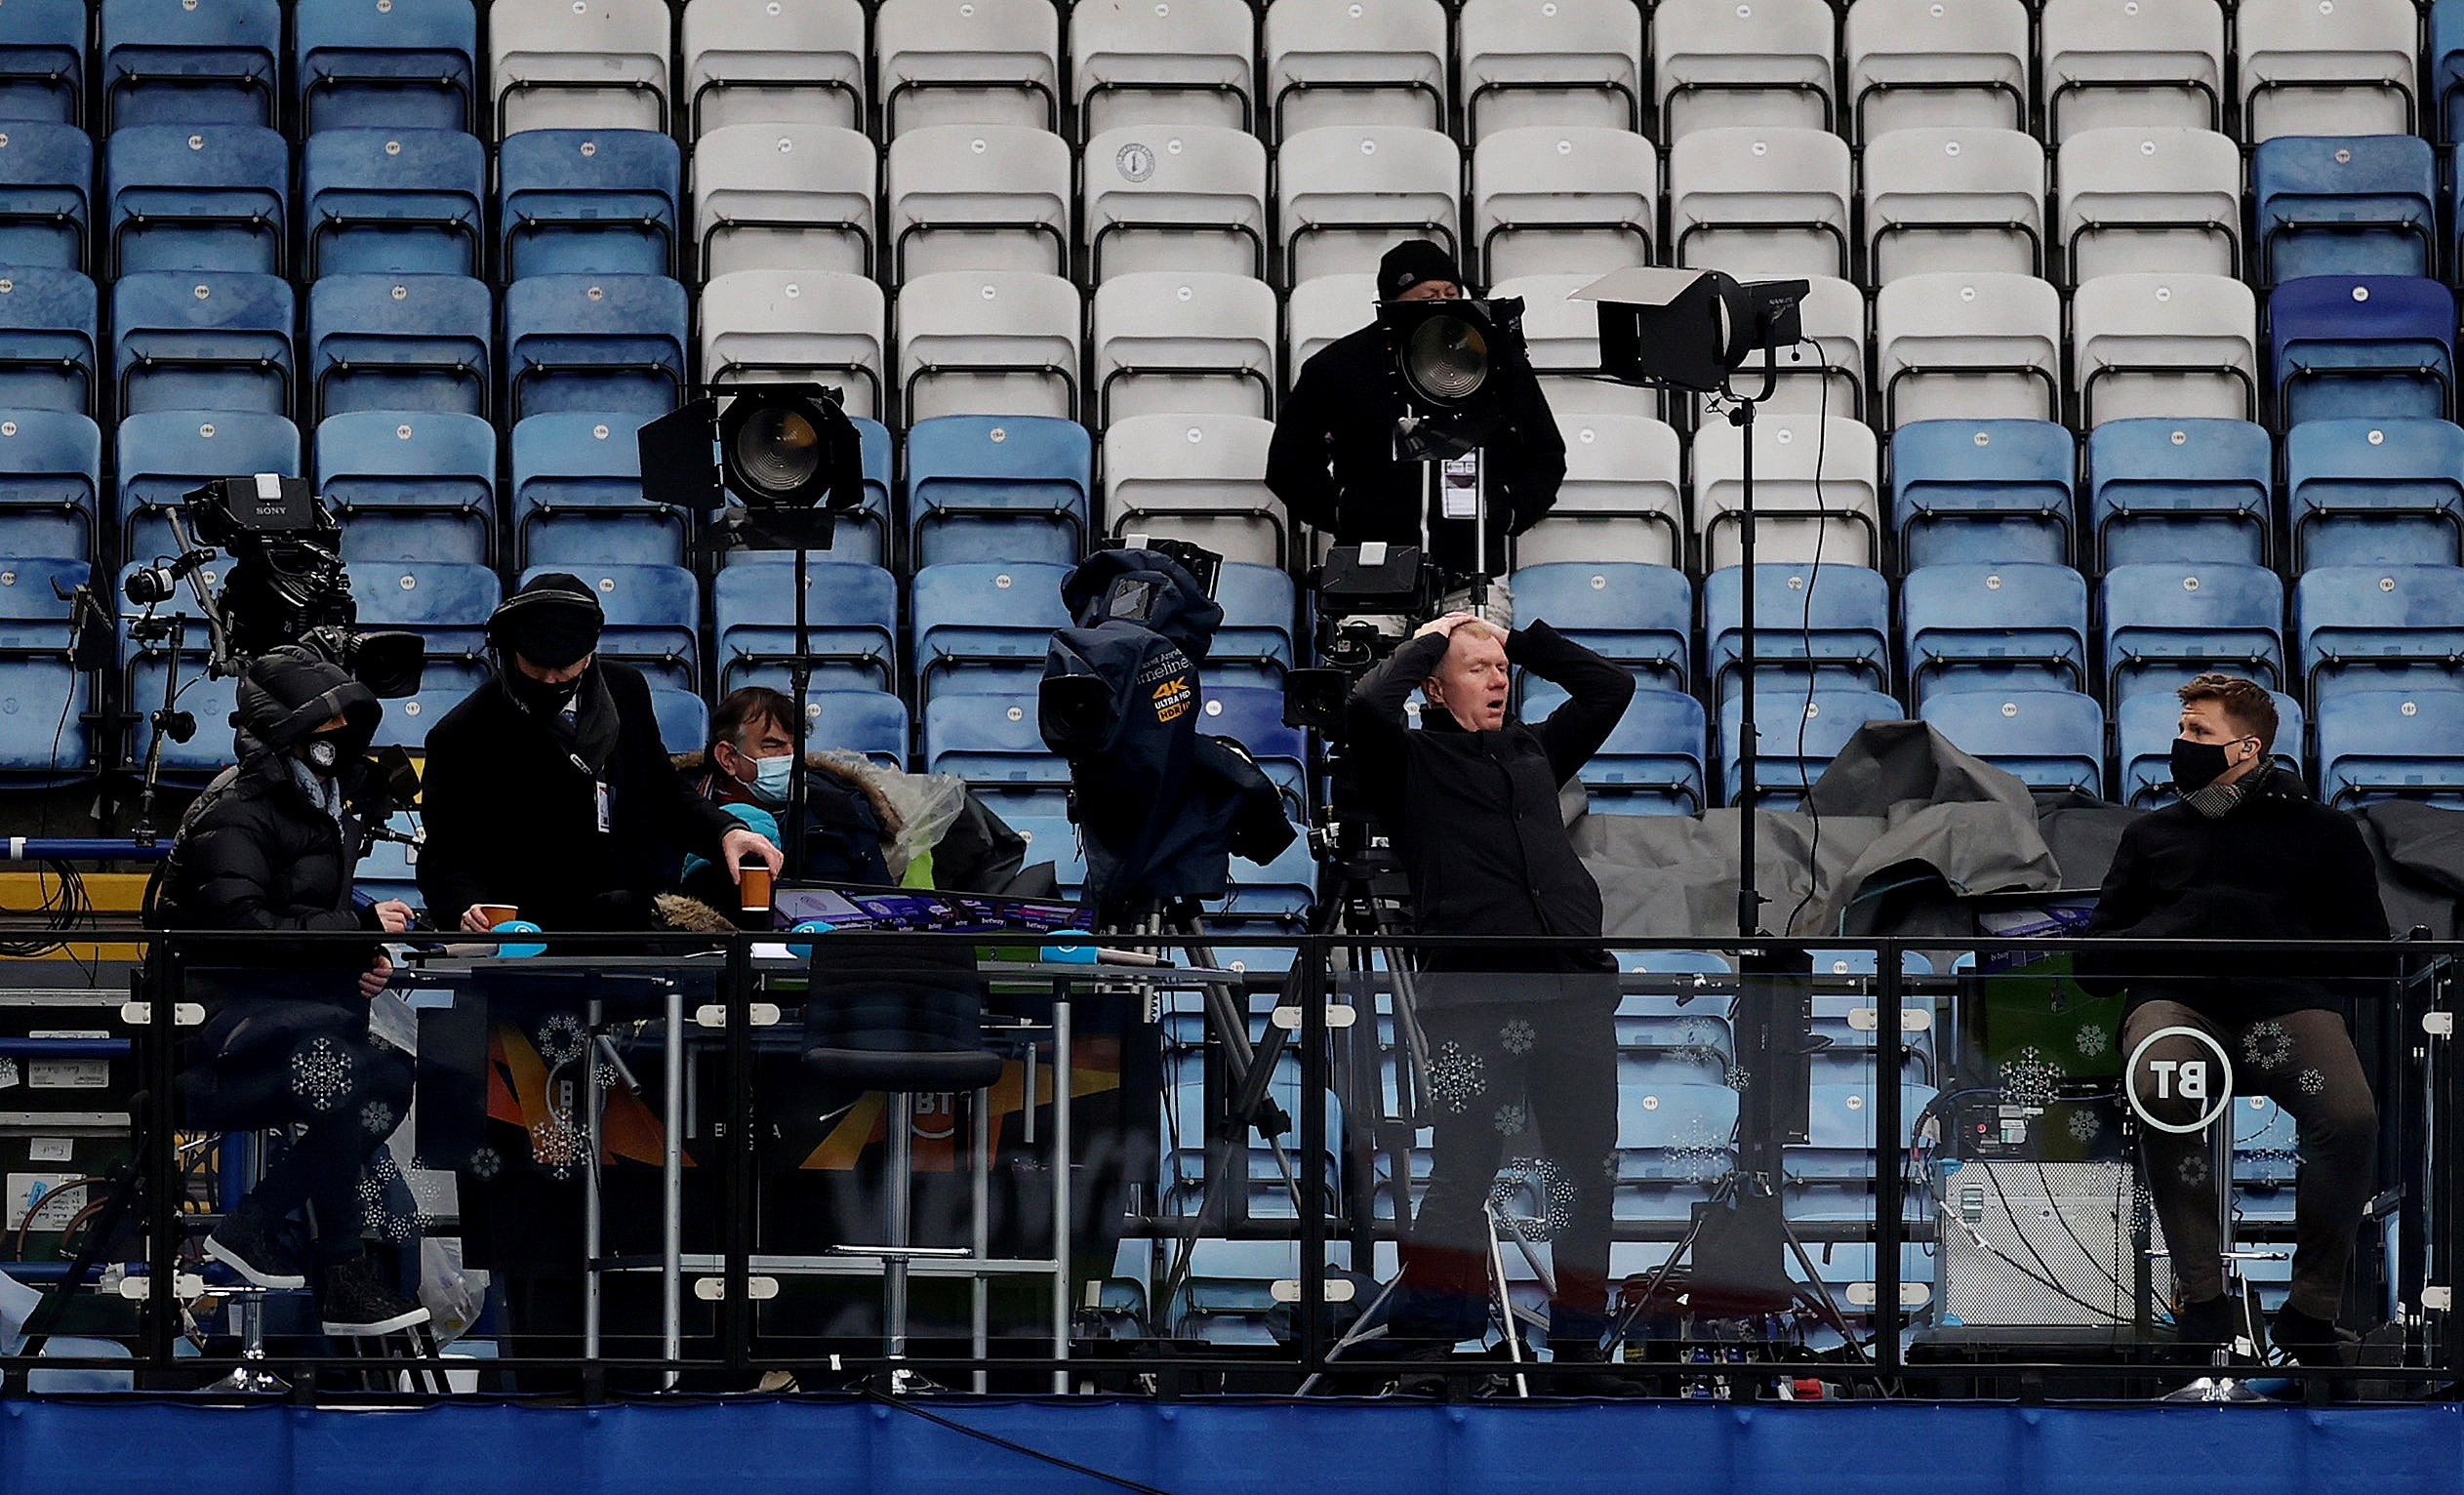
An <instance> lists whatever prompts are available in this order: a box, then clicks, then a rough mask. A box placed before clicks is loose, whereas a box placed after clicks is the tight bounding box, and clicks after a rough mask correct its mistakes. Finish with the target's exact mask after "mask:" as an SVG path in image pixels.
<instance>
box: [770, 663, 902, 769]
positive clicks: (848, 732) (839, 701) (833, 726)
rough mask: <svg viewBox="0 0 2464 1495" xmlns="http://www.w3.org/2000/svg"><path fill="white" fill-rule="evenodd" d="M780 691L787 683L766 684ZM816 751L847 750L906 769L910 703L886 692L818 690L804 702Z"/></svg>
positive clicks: (812, 742)
mask: <svg viewBox="0 0 2464 1495" xmlns="http://www.w3.org/2000/svg"><path fill="white" fill-rule="evenodd" d="M763 683H767V684H773V685H776V686H779V687H780V688H784V687H785V683H786V682H784V681H766V682H763ZM804 699H805V710H806V713H807V714H808V715H809V716H810V717H811V719H812V722H813V728H812V732H811V736H810V738H809V742H810V743H811V745H812V746H814V747H845V748H848V749H851V750H853V751H856V752H861V753H863V754H865V755H866V756H867V757H869V758H874V759H877V760H879V761H881V762H884V763H887V764H889V765H890V766H891V767H893V768H905V767H906V766H907V747H908V725H909V716H908V712H907V703H906V702H903V701H901V700H900V699H899V698H898V697H896V696H893V695H891V694H890V693H889V692H888V691H885V690H828V691H822V690H817V691H813V692H811V693H810V694H808V695H807V696H806V697H805V698H804Z"/></svg>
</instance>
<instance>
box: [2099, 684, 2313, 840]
mask: <svg viewBox="0 0 2464 1495" xmlns="http://www.w3.org/2000/svg"><path fill="white" fill-rule="evenodd" d="M2268 695H2269V698H2270V699H2272V700H2273V701H2274V702H2275V703H2276V746H2275V751H2274V753H2273V754H2272V756H2273V757H2274V758H2275V760H2276V761H2277V762H2278V763H2280V764H2282V765H2284V766H2286V767H2288V768H2290V769H2291V770H2292V771H2293V772H2294V773H2297V774H2299V773H2304V764H2303V762H2302V739H2303V736H2304V730H2305V723H2306V722H2307V720H2308V717H2307V715H2306V714H2305V713H2304V712H2303V710H2302V708H2301V703H2300V702H2298V701H2295V700H2294V699H2293V698H2292V697H2290V696H2287V695H2285V694H2284V693H2282V691H2270V692H2268ZM2181 715H2182V708H2181V703H2179V702H2177V701H2175V700H2174V699H2173V696H2172V694H2171V692H2169V691H2167V692H2155V693H2149V694H2143V695H2139V696H2134V697H2132V698H2131V699H2130V700H2128V701H2125V702H2123V703H2122V704H2121V710H2120V711H2119V712H2118V713H2116V715H2115V717H2114V738H2115V742H2116V745H2117V747H2118V749H2119V750H2118V752H2117V753H2116V757H2117V759H2118V760H2119V762H2120V763H2121V785H2120V786H2119V788H2120V789H2121V802H2122V803H2123V804H2126V805H2129V806H2130V807H2131V808H2133V809H2142V810H2144V809H2153V808H2155V807H2156V806H2158V805H2161V804H2164V803H2166V802H2168V801H2170V800H2171V799H2172V798H2173V764H2172V759H2171V756H2170V754H2171V752H2172V750H2173V739H2174V737H2175V736H2176V735H2178V732H2177V729H2178V727H2179V725H2180V721H2181Z"/></svg>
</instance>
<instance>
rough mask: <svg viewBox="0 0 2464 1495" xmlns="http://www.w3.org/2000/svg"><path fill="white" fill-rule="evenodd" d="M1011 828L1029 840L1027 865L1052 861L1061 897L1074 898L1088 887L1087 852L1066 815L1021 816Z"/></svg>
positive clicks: (1031, 865)
mask: <svg viewBox="0 0 2464 1495" xmlns="http://www.w3.org/2000/svg"><path fill="white" fill-rule="evenodd" d="M1010 828H1011V829H1012V830H1015V831H1017V832H1018V833H1019V835H1020V837H1021V838H1022V839H1024V840H1025V841H1026V842H1027V861H1026V864H1025V865H1026V866H1028V867H1033V866H1035V865H1036V864H1037V863H1039V862H1049V863H1051V864H1052V874H1053V881H1054V882H1055V884H1056V885H1058V886H1059V888H1060V890H1061V896H1062V897H1064V898H1067V899H1070V900H1071V901H1073V902H1074V901H1075V900H1076V899H1077V898H1078V897H1079V896H1080V895H1081V894H1083V893H1084V892H1085V890H1086V853H1085V852H1084V851H1082V850H1080V849H1079V846H1078V828H1077V827H1075V826H1073V825H1071V824H1070V820H1069V818H1068V817H1067V816H1057V815H1033V816H1020V817H1019V818H1018V819H1016V820H1014V821H1012V822H1010Z"/></svg>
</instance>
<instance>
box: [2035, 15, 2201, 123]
mask: <svg viewBox="0 0 2464 1495" xmlns="http://www.w3.org/2000/svg"><path fill="white" fill-rule="evenodd" d="M2037 25H2038V30H2037V60H2038V62H2039V64H2040V66H2041V67H2042V68H2043V84H2042V87H2043V90H2044V120H2045V136H2046V138H2047V139H2049V140H2050V141H2052V142H2053V143H2054V144H2056V145H2059V144H2061V143H2062V142H2063V141H2067V140H2069V139H2070V138H2071V137H2072V136H2073V135H2075V134H2077V133H2078V132H2080V131H2081V130H2092V129H2097V128H2099V127H2103V126H2112V125H2130V126H2145V125H2187V126H2190V127H2193V128H2195V129H2200V130H2223V129H2225V128H2227V126H2226V123H2225V121H2226V113H2225V102H2224V100H2225V17H2224V7H2223V6H2221V5H2219V4H2217V3H2216V0H2178V3H2175V4H2169V5H2143V4H2140V3H2138V0H2045V3H2044V6H2043V8H2042V10H2041V12H2040V15H2039V17H2038V22H2037Z"/></svg>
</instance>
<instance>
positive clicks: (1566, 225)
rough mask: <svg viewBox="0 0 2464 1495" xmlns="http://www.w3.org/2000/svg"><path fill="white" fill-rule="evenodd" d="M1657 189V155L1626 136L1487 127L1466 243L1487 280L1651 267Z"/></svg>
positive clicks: (1477, 150)
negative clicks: (1473, 249)
mask: <svg viewBox="0 0 2464 1495" xmlns="http://www.w3.org/2000/svg"><path fill="white" fill-rule="evenodd" d="M1515 3H1520V0H1515ZM1541 3H1543V4H1548V3H1552V0H1541ZM1613 3H1617V4H1623V3H1624V0H1613ZM1659 185H1660V161H1659V152H1658V151H1657V150H1655V149H1654V148H1653V147H1652V144H1651V142H1650V141H1647V140H1645V139H1643V138H1642V137H1641V136H1639V135H1636V134H1635V133H1634V132H1632V131H1630V130H1611V129H1605V128H1602V127H1600V126H1596V125H1590V126H1553V125H1523V126H1517V127H1515V128H1513V129H1504V130H1492V131H1490V132H1489V133H1488V134H1487V136H1485V137H1484V138H1483V139H1482V140H1481V141H1480V143H1479V144H1478V145H1477V146H1475V147H1474V149H1473V151H1472V237H1473V240H1474V244H1475V245H1476V246H1477V250H1478V254H1479V264H1480V266H1481V269H1482V272H1483V274H1482V280H1483V283H1488V284H1494V283H1495V282H1497V281H1500V280H1504V279H1507V278H1509V277H1511V276H1516V275H1545V274H1565V273H1572V272H1577V271H1587V272H1590V273H1593V274H1604V273H1606V272H1607V271H1609V270H1613V269H1617V268H1620V267H1622V266H1624V265H1629V264H1644V263H1649V262H1650V259H1651V246H1652V244H1653V242H1654V241H1655V239H1656V238H1657V237H1658V233H1657V226H1656V225H1657V224H1658V222H1659V220H1660V210H1659V202H1660V190H1659Z"/></svg>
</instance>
